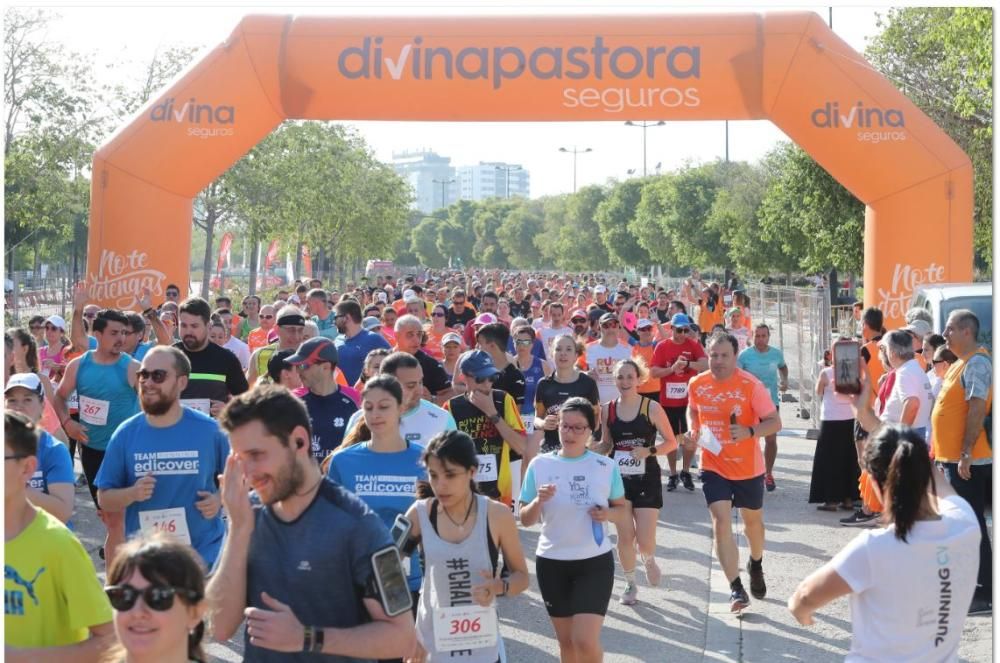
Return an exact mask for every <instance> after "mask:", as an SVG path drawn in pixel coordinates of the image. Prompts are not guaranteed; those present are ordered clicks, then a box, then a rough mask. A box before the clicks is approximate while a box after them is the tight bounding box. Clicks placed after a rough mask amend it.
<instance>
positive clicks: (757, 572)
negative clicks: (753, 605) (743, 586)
mask: <svg viewBox="0 0 1000 663" xmlns="http://www.w3.org/2000/svg"><path fill="white" fill-rule="evenodd" d="M747 573H749V574H750V593H751V594H753V597H754V598H755V599H763V598H764V597H765V596H767V584H766V583H765V582H764V565H763V564H758V565H757V568H756V569H755V568H754V565H753V562H751V561H750V560H747Z"/></svg>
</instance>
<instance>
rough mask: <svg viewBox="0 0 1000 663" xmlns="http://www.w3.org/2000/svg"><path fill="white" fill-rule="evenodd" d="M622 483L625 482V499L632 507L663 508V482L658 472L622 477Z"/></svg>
mask: <svg viewBox="0 0 1000 663" xmlns="http://www.w3.org/2000/svg"><path fill="white" fill-rule="evenodd" d="M622 483H623V484H625V499H627V500H628V501H629V502H631V503H632V508H633V509H661V508H663V484H661V483H660V475H659V473H656V474H655V475H651V474H644V475H642V476H637V477H635V478H630V479H624V478H623V479H622Z"/></svg>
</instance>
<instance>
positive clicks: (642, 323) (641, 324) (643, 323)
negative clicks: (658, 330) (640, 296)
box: [635, 318, 653, 329]
mask: <svg viewBox="0 0 1000 663" xmlns="http://www.w3.org/2000/svg"><path fill="white" fill-rule="evenodd" d="M652 326H653V323H652V321H650V320H649V318H639V321H638V322H636V323H635V328H636V329H645V328H646V327H652Z"/></svg>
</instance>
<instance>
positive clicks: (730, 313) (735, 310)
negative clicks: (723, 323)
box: [726, 306, 743, 318]
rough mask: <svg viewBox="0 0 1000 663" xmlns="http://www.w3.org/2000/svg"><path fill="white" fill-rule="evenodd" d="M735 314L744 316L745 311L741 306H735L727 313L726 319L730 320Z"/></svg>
mask: <svg viewBox="0 0 1000 663" xmlns="http://www.w3.org/2000/svg"><path fill="white" fill-rule="evenodd" d="M734 313H739V314H741V315H742V314H743V309H741V308H740V307H739V306H734V307H732V308H731V309H729V310H728V311H726V317H727V318H728V317H729V316H731V315H732V314H734Z"/></svg>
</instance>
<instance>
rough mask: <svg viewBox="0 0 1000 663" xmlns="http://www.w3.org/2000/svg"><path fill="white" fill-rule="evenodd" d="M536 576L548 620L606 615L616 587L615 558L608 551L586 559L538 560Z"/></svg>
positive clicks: (539, 558)
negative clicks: (575, 616)
mask: <svg viewBox="0 0 1000 663" xmlns="http://www.w3.org/2000/svg"><path fill="white" fill-rule="evenodd" d="M535 575H536V576H538V589H539V590H540V591H541V593H542V601H544V602H545V609H546V610H547V611H548V613H549V617H572V616H573V615H582V614H589V615H600V616H602V617H603V616H604V615H605V614H607V612H608V603H609V602H610V601H611V590H612V589H613V588H614V585H615V558H614V556H612V554H611V551H610V550H609V551H608V552H606V553H604V554H603V555H598V556H597V557H591V558H589V559H546V558H544V557H538V558H536V559H535Z"/></svg>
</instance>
